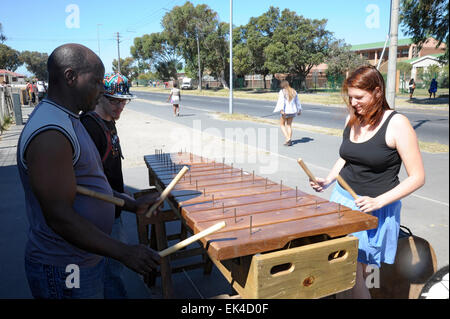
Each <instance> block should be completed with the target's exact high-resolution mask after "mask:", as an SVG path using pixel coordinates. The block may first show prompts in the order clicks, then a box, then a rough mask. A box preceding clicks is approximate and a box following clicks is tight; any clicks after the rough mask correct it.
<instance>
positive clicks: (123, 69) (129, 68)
mask: <svg viewBox="0 0 450 319" xmlns="http://www.w3.org/2000/svg"><path fill="white" fill-rule="evenodd" d="M133 64H134V59H133V58H132V57H127V58H125V59H122V58H120V73H121V74H123V75H125V76H126V77H127V78H128V79H133V78H134V77H135V76H136V74H135V70H134V68H135V67H134V66H133ZM112 69H113V72H118V71H119V66H118V63H117V59H114V60H113V61H112Z"/></svg>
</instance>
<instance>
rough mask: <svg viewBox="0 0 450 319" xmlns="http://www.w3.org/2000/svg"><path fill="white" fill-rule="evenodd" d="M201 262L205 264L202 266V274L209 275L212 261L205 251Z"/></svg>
mask: <svg viewBox="0 0 450 319" xmlns="http://www.w3.org/2000/svg"><path fill="white" fill-rule="evenodd" d="M203 262H204V264H205V266H203V274H204V275H210V274H211V272H212V267H213V262H212V260H211V258H209V256H208V254H207V253H206V252H204V253H203Z"/></svg>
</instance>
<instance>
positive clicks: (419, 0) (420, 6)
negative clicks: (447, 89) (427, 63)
mask: <svg viewBox="0 0 450 319" xmlns="http://www.w3.org/2000/svg"><path fill="white" fill-rule="evenodd" d="M448 2H449V1H448V0H402V1H401V7H400V20H401V21H402V22H403V24H404V29H403V32H405V34H406V35H409V36H412V37H413V41H414V43H416V44H418V45H419V47H420V46H421V45H423V43H424V42H425V41H426V40H427V39H428V38H429V37H433V38H435V39H436V40H437V41H438V44H437V45H438V46H439V45H441V43H442V42H444V43H446V44H447V48H446V50H445V54H444V57H443V59H442V60H445V61H448V59H449V52H448V45H449V35H448V28H449V20H448V18H449V17H448V4H449V3H448Z"/></svg>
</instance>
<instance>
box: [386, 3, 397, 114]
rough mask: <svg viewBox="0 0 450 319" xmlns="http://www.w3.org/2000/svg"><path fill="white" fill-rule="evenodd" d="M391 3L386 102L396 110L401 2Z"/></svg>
mask: <svg viewBox="0 0 450 319" xmlns="http://www.w3.org/2000/svg"><path fill="white" fill-rule="evenodd" d="M391 1H392V2H391V24H390V35H389V38H390V40H391V41H390V43H389V56H388V59H389V60H388V74H387V86H386V87H387V90H386V100H387V102H388V103H389V106H390V107H391V108H393V109H395V84H396V81H395V80H396V75H397V44H398V20H399V11H400V0H391Z"/></svg>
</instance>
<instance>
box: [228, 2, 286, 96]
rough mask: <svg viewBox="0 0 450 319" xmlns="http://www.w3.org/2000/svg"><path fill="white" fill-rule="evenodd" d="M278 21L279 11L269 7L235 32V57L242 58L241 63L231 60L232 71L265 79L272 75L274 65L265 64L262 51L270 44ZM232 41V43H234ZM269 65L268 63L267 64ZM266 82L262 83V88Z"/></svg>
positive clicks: (237, 60) (264, 56)
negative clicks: (258, 75) (259, 75)
mask: <svg viewBox="0 0 450 319" xmlns="http://www.w3.org/2000/svg"><path fill="white" fill-rule="evenodd" d="M279 19H280V9H279V8H275V7H270V8H269V10H268V11H267V12H265V13H263V14H262V15H260V16H259V17H252V18H250V21H249V23H248V24H246V25H245V26H242V27H240V28H239V29H238V30H236V33H234V34H233V36H234V35H236V36H235V38H236V39H237V40H238V41H239V43H238V44H236V50H235V51H236V55H235V56H236V57H240V58H243V60H242V61H239V59H234V58H233V63H234V65H235V66H236V67H234V71H235V72H236V73H237V74H242V75H244V74H248V73H254V74H261V75H263V76H264V78H265V77H266V75H268V74H270V73H274V72H273V71H274V70H275V68H274V63H276V62H274V63H272V66H273V67H272V68H269V66H270V64H266V55H265V52H264V50H265V49H266V48H267V47H268V46H269V45H270V44H271V43H272V38H273V35H274V33H275V30H276V29H277V28H278V24H279ZM235 41H236V40H234V41H233V42H235ZM235 43H236V42H235ZM269 63H270V62H269ZM265 85H266V82H265V81H264V88H265Z"/></svg>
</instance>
